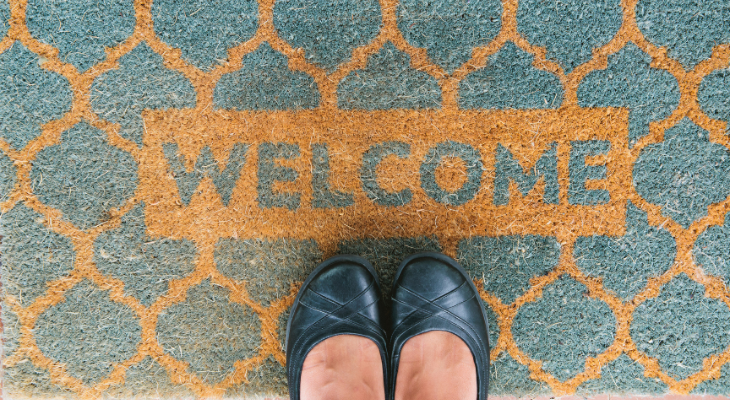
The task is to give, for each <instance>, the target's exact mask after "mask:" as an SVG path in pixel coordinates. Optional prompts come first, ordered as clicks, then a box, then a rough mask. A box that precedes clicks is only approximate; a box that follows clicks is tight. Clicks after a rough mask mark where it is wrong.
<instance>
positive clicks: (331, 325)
mask: <svg viewBox="0 0 730 400" xmlns="http://www.w3.org/2000/svg"><path fill="white" fill-rule="evenodd" d="M381 301H382V300H381V297H380V285H379V282H378V279H377V275H376V273H375V270H374V269H373V268H372V266H371V265H370V263H368V262H367V261H366V260H365V259H362V258H360V257H356V256H337V257H333V258H330V259H328V260H327V261H325V262H324V263H322V264H320V266H319V267H317V269H315V270H314V272H312V274H311V275H310V276H309V278H307V280H306V281H305V282H304V284H303V285H302V288H301V289H300V291H299V294H298V295H297V298H296V300H295V301H294V305H293V306H292V310H291V313H290V316H289V322H288V324H287V338H286V360H287V361H286V365H287V377H288V381H289V396H290V399H292V400H298V399H299V394H300V393H299V389H300V386H301V385H300V383H301V376H302V365H303V364H304V359H305V358H306V357H307V354H308V353H309V351H310V350H312V348H313V347H314V346H316V345H317V344H318V343H320V342H321V341H323V340H325V339H327V338H330V337H333V336H337V335H345V334H349V335H358V336H363V337H366V338H368V339H371V340H373V341H374V342H375V343H376V344H377V345H378V348H379V349H380V357H381V359H382V360H383V377H384V378H386V377H387V376H388V375H387V373H386V371H387V360H388V358H387V356H386V334H385V331H384V330H383V328H382V327H381V324H380V303H381Z"/></svg>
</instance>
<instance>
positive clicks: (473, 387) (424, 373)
mask: <svg viewBox="0 0 730 400" xmlns="http://www.w3.org/2000/svg"><path fill="white" fill-rule="evenodd" d="M476 398H477V368H476V365H475V364H474V356H473V355H472V354H471V350H469V347H468V346H467V345H466V343H464V341H462V340H461V339H459V337H457V336H456V335H454V334H452V333H449V332H444V331H432V332H426V333H422V334H420V335H417V336H414V337H412V338H410V339H408V341H407V342H406V343H405V344H404V345H403V349H402V350H401V353H400V360H399V361H398V376H397V378H396V381H395V400H447V399H448V400H475V399H476Z"/></svg>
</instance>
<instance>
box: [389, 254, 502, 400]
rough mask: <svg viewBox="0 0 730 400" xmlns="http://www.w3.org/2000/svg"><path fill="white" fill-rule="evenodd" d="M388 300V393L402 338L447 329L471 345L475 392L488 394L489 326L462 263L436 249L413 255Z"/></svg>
mask: <svg viewBox="0 0 730 400" xmlns="http://www.w3.org/2000/svg"><path fill="white" fill-rule="evenodd" d="M392 300H393V304H392V317H391V322H392V325H391V326H392V332H391V336H390V339H389V346H388V349H389V353H390V354H391V362H390V368H389V371H390V373H391V379H390V382H389V384H388V398H389V399H393V398H394V397H395V382H396V375H397V371H398V362H399V360H400V353H401V350H402V348H403V345H404V344H405V342H406V341H407V340H408V339H410V338H412V337H414V336H416V335H418V334H421V333H425V332H429V331H447V332H451V333H453V334H454V335H456V336H458V337H459V338H461V339H462V340H463V341H464V342H465V343H466V345H467V346H468V347H469V349H470V350H471V352H472V355H473V356H474V364H475V366H476V369H477V398H478V399H479V400H486V398H487V392H488V389H489V328H488V326H487V318H486V313H485V311H484V307H483V306H482V302H481V299H480V297H479V292H478V291H477V289H476V287H475V286H474V284H473V283H472V281H471V278H469V276H468V275H467V273H466V272H465V271H464V269H463V268H462V267H461V266H460V265H459V264H458V263H456V261H454V260H453V259H451V258H449V257H448V256H445V255H443V254H439V253H421V254H416V255H414V256H411V257H409V258H407V259H406V260H404V261H403V263H402V264H401V266H400V268H399V270H398V272H397V273H396V276H395V281H394V284H393V293H392Z"/></svg>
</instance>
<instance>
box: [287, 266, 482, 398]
mask: <svg viewBox="0 0 730 400" xmlns="http://www.w3.org/2000/svg"><path fill="white" fill-rule="evenodd" d="M380 307H381V296H380V283H379V281H378V275H377V274H376V272H375V269H373V266H372V265H371V264H370V263H369V262H368V261H367V260H365V259H364V258H361V257H358V256H352V255H343V256H336V257H332V258H330V259H328V260H327V261H325V262H323V263H322V264H320V265H319V266H318V267H317V268H316V269H315V270H314V271H313V272H312V273H311V274H310V275H309V277H308V278H307V280H306V281H304V284H303V285H302V288H301V289H300V291H299V294H298V295H297V297H296V299H295V300H294V305H293V306H292V309H291V314H290V315H289V322H288V323H287V327H286V360H287V361H286V364H287V376H288V379H289V396H290V399H291V400H299V395H300V392H299V388H300V383H301V377H302V365H303V364H304V359H305V358H306V357H307V354H308V353H309V351H310V350H312V348H314V346H316V345H317V344H318V343H320V342H322V341H323V340H325V339H327V338H330V337H333V336H336V335H345V334H347V335H358V336H362V337H365V338H368V339H371V340H372V341H373V342H375V343H376V344H377V346H378V349H379V350H380V357H381V359H382V360H383V377H384V378H385V381H386V385H385V387H386V389H385V390H386V396H385V398H386V399H393V398H394V396H395V382H396V379H395V377H396V374H397V373H398V361H399V358H400V352H401V349H402V348H403V345H404V344H405V342H406V341H407V340H408V339H410V338H412V337H414V336H416V335H418V334H421V333H425V332H429V331H447V332H450V333H453V334H454V335H456V336H458V337H459V338H461V339H462V340H463V341H464V342H465V343H466V345H467V346H468V347H469V349H470V350H471V353H472V355H473V356H474V364H475V366H476V369H477V399H478V400H485V399H486V398H487V391H488V388H489V338H488V335H489V328H488V326H487V316H486V313H485V311H484V307H483V306H482V302H481V299H480V297H479V293H478V292H477V289H476V287H475V286H474V284H473V283H472V281H471V278H469V275H467V273H466V271H464V269H463V268H462V267H461V266H460V265H459V264H458V263H457V262H456V261H454V260H453V259H451V258H450V257H448V256H445V255H443V254H440V253H420V254H416V255H413V256H411V257H408V258H407V259H405V260H404V261H403V262H402V263H401V265H400V267H399V268H398V272H397V273H396V275H395V279H394V283H393V292H392V310H391V311H392V318H391V324H390V329H389V332H387V333H386V329H384V327H383V324H382V323H381V321H380ZM388 356H390V357H388Z"/></svg>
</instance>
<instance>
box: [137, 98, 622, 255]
mask: <svg viewBox="0 0 730 400" xmlns="http://www.w3.org/2000/svg"><path fill="white" fill-rule="evenodd" d="M144 120H145V134H144V146H143V148H142V149H141V157H140V159H141V163H140V167H139V176H140V186H139V191H138V195H139V198H140V200H142V201H144V202H145V204H146V223H147V226H148V228H149V231H150V233H151V234H153V235H162V236H166V237H173V238H181V237H185V238H189V239H192V240H195V241H198V242H201V241H202V242H208V243H213V242H214V241H215V240H217V238H220V237H236V238H276V237H289V238H299V239H305V238H307V239H308V238H312V239H315V240H317V241H318V242H321V243H322V242H326V243H329V244H333V243H337V242H339V241H340V240H343V239H349V238H356V237H380V238H384V237H412V236H422V235H426V236H431V235H434V236H437V237H439V238H441V239H446V240H448V239H452V240H453V239H456V238H462V237H468V236H474V235H485V236H497V235H514V234H520V235H525V234H539V235H551V236H558V237H575V236H587V235H593V234H596V235H611V236H615V235H621V234H623V233H624V230H625V226H624V225H625V211H626V200H627V198H628V191H629V189H630V185H631V164H630V161H631V160H630V154H629V150H628V111H627V110H624V109H609V108H604V109H583V108H561V109H557V110H529V111H523V110H507V111H461V112H458V113H454V112H448V113H447V112H442V111H418V110H408V111H406V110H390V111H374V112H368V111H334V112H333V111H325V110H319V109H317V110H305V111H281V112H228V111H225V112H224V111H210V112H207V113H205V114H200V113H198V112H194V111H192V110H167V111H147V112H145V114H144ZM594 139H595V140H608V141H610V142H611V150H610V152H609V153H608V154H607V155H606V156H600V157H594V158H595V159H593V160H592V159H590V158H589V159H588V160H587V161H586V162H587V163H588V164H597V163H598V164H602V163H605V164H606V165H607V170H608V178H607V179H606V180H601V181H589V182H588V184H587V187H588V188H590V189H596V188H603V189H607V190H608V191H609V193H610V195H611V201H610V202H609V203H608V204H603V205H596V206H583V205H570V204H568V199H567V188H568V160H569V156H570V148H571V146H570V141H573V140H594ZM447 140H451V141H456V142H461V143H466V144H469V145H471V146H473V147H474V148H476V149H478V150H479V152H480V153H481V157H482V162H483V164H484V173H483V175H482V183H481V189H480V190H479V192H478V193H477V194H476V196H475V197H474V198H473V199H472V200H471V201H469V202H467V203H466V204H464V205H461V206H449V205H445V204H442V203H439V202H436V201H434V200H433V199H431V198H430V197H429V196H428V195H427V194H426V193H425V192H424V191H423V189H422V188H421V186H420V175H419V167H420V164H421V162H422V160H423V159H424V156H425V155H426V154H427V152H428V151H429V149H430V148H432V147H433V146H435V145H436V144H438V143H440V142H444V141H447ZM386 141H402V142H405V143H408V144H409V145H410V148H411V152H410V156H409V157H408V158H407V159H398V158H396V157H395V156H393V157H390V158H386V159H385V160H384V161H383V162H382V163H381V165H380V167H379V169H378V172H379V177H380V178H379V183H380V184H381V185H382V186H384V187H386V188H389V189H390V190H402V189H403V188H409V189H410V190H411V191H412V193H413V198H412V200H411V202H410V203H408V204H406V205H404V206H399V207H387V206H380V205H377V204H375V203H374V202H373V201H371V200H370V199H369V198H368V197H367V195H366V194H365V192H364V191H363V189H362V187H361V181H360V168H361V165H362V156H363V154H364V153H365V152H366V151H367V150H368V149H369V148H370V146H372V145H373V144H376V143H382V142H386ZM241 142H243V143H247V144H249V146H250V147H249V149H248V151H247V153H246V160H245V164H244V166H243V167H242V169H241V173H240V178H239V180H238V182H237V185H236V187H235V189H234V191H233V194H232V196H231V200H230V203H229V204H228V206H227V207H226V206H223V204H222V203H221V201H220V197H219V195H218V194H217V191H216V190H215V187H214V186H213V184H212V183H211V182H212V181H211V180H210V179H209V178H204V179H203V180H202V181H201V184H200V186H199V193H198V194H195V195H193V198H192V200H191V202H190V204H189V205H187V206H185V205H183V204H182V202H181V200H180V196H179V194H178V191H177V185H176V183H175V180H174V178H173V176H172V173H171V171H170V170H169V166H168V162H167V160H166V159H165V157H164V155H163V150H162V144H163V143H176V144H177V145H178V147H179V149H180V154H182V155H184V156H185V158H186V166H187V168H188V170H191V169H192V168H193V167H194V160H195V159H196V158H197V156H198V154H199V153H200V151H201V149H202V148H204V147H205V146H209V147H210V148H211V150H212V153H213V155H214V158H215V159H216V160H217V161H218V163H219V166H221V167H223V166H224V165H225V162H226V160H227V157H228V153H229V152H230V150H231V148H232V146H233V145H234V144H235V143H241ZM263 142H274V143H277V142H286V143H292V144H296V145H297V146H298V147H299V150H300V156H299V157H296V158H293V159H291V160H277V163H279V164H280V165H282V166H287V167H291V168H294V169H295V170H296V171H297V172H298V174H299V175H298V178H297V179H296V180H295V181H294V182H287V183H283V182H282V183H277V184H276V185H275V190H276V191H282V192H285V191H291V192H299V193H301V203H300V207H299V208H298V209H296V210H292V211H290V210H288V209H283V208H261V207H260V206H259V205H258V203H257V200H256V197H257V182H258V179H257V171H258V170H257V165H258V159H257V145H258V144H260V143H263ZM551 142H557V143H558V179H559V183H560V204H557V205H552V204H545V203H543V202H542V200H541V199H542V190H543V184H542V182H538V184H537V185H536V186H535V188H534V189H533V190H532V191H531V192H530V193H529V194H528V195H527V196H525V197H522V196H521V195H520V194H519V192H518V191H516V190H514V189H515V188H514V187H512V190H511V197H510V203H509V204H508V205H507V206H495V205H494V204H493V200H492V199H493V184H494V175H495V171H494V165H495V159H494V157H495V149H496V146H497V144H498V143H499V144H502V145H504V146H505V147H508V148H509V149H510V151H511V152H512V153H513V155H514V157H515V158H516V159H518V160H519V162H520V164H521V165H522V166H523V168H525V169H527V168H530V167H532V166H533V164H534V163H535V161H536V160H537V159H538V158H539V157H540V155H542V153H543V151H544V150H545V149H546V147H547V146H548V144H549V143H551ZM313 143H326V144H327V146H328V149H329V163H330V175H329V182H330V186H331V187H332V190H339V191H343V192H351V193H353V196H354V205H353V206H350V207H345V208H333V209H315V208H312V207H311V201H312V186H311V179H312V161H311V160H312V144H313ZM321 245H322V244H321ZM325 246H326V245H325Z"/></svg>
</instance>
